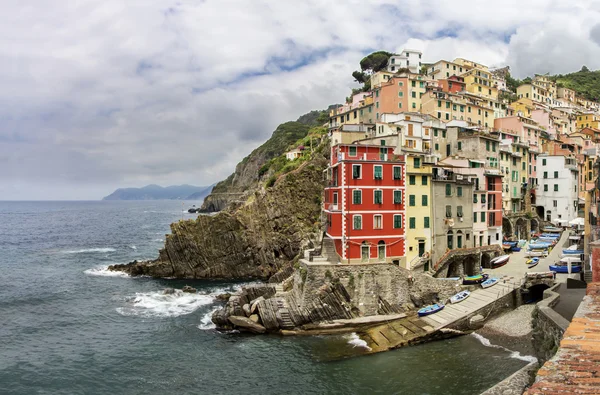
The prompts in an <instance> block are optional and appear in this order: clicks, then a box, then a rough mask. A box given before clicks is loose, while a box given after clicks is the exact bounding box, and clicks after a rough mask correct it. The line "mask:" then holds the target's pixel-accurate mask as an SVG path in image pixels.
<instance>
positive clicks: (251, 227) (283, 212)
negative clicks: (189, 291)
mask: <svg viewBox="0 0 600 395" xmlns="http://www.w3.org/2000/svg"><path fill="white" fill-rule="evenodd" d="M328 154H329V142H328V139H327V138H326V137H320V139H319V143H318V145H317V146H316V148H315V149H314V151H313V152H312V153H307V154H305V159H304V160H302V161H295V162H290V163H289V165H292V164H293V166H288V167H287V168H285V169H284V174H282V173H281V171H280V172H277V173H273V174H271V173H272V172H267V173H266V174H265V175H269V174H270V182H268V183H267V185H264V184H263V185H261V187H260V188H259V189H256V190H255V191H254V192H253V193H251V194H250V195H249V196H248V197H247V199H246V200H245V201H244V202H243V203H242V204H240V205H238V206H236V207H230V208H229V209H227V210H225V211H222V212H220V213H218V214H216V215H212V216H208V215H200V216H198V218H197V219H195V220H186V221H179V222H176V223H173V224H171V234H170V235H167V237H166V241H165V247H164V248H163V249H162V250H160V253H159V257H158V259H156V260H154V261H143V262H137V261H135V262H131V263H129V264H125V265H113V266H110V267H109V269H110V270H117V271H125V272H127V273H129V274H131V275H149V276H152V277H176V278H222V279H242V278H260V279H269V278H270V277H271V276H273V275H275V274H277V273H278V272H280V271H281V272H280V273H279V274H278V275H277V276H276V277H275V278H277V279H280V278H281V277H285V276H286V275H289V274H290V273H291V267H290V262H291V261H292V260H293V259H294V257H296V256H297V255H298V253H299V252H300V251H301V250H302V248H303V247H304V246H305V244H306V243H307V242H308V240H310V239H311V237H314V235H315V234H318V233H319V231H320V227H321V225H320V221H319V218H320V212H321V207H320V206H321V197H322V193H323V187H324V181H323V170H324V169H325V168H326V166H327V163H328V158H327V156H328ZM291 169H292V170H291Z"/></svg>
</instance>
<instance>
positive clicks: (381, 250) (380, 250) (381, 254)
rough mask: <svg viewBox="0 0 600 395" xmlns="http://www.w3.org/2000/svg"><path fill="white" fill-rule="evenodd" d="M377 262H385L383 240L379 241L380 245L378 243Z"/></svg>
mask: <svg viewBox="0 0 600 395" xmlns="http://www.w3.org/2000/svg"><path fill="white" fill-rule="evenodd" d="M377 260H378V261H379V262H385V241H383V240H379V243H377Z"/></svg>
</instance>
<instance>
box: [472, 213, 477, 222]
mask: <svg viewBox="0 0 600 395" xmlns="http://www.w3.org/2000/svg"><path fill="white" fill-rule="evenodd" d="M473 222H477V213H473Z"/></svg>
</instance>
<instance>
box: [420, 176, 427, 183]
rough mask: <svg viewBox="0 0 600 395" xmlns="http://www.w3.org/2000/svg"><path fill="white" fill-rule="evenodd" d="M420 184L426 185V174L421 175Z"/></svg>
mask: <svg viewBox="0 0 600 395" xmlns="http://www.w3.org/2000/svg"><path fill="white" fill-rule="evenodd" d="M421 185H427V176H421Z"/></svg>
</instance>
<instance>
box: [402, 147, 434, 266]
mask: <svg viewBox="0 0 600 395" xmlns="http://www.w3.org/2000/svg"><path fill="white" fill-rule="evenodd" d="M424 159H425V157H424V156H423V155H419V154H408V155H407V156H406V184H405V188H406V190H405V191H406V192H405V196H406V202H405V204H406V250H405V251H406V253H405V255H406V265H407V269H410V270H412V269H418V268H419V267H420V266H421V265H423V264H424V265H425V267H424V270H428V269H429V267H427V263H426V262H425V260H421V259H419V257H421V256H422V255H423V253H424V252H426V253H428V254H431V249H432V244H431V241H432V231H431V229H432V226H433V210H432V205H431V176H432V170H431V169H432V168H431V164H430V163H425V161H424Z"/></svg>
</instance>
